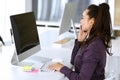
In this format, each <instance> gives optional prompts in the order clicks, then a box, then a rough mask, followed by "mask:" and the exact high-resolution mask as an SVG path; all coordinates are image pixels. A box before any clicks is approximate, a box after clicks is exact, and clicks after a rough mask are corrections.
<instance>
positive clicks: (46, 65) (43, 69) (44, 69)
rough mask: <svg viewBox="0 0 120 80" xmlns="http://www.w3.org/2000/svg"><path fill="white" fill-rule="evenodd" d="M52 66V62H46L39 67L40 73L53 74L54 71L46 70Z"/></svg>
mask: <svg viewBox="0 0 120 80" xmlns="http://www.w3.org/2000/svg"><path fill="white" fill-rule="evenodd" d="M52 64H54V63H53V62H51V61H50V62H46V63H45V64H43V65H42V66H41V68H40V70H41V71H42V72H54V71H55V70H52V69H49V68H48V66H49V65H52Z"/></svg>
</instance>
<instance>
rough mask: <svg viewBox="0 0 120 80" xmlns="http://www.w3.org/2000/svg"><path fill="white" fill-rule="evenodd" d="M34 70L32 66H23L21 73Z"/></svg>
mask: <svg viewBox="0 0 120 80" xmlns="http://www.w3.org/2000/svg"><path fill="white" fill-rule="evenodd" d="M32 70H34V68H33V67H32V66H23V71H32Z"/></svg>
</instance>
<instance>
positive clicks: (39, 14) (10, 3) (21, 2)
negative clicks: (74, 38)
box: [0, 0, 120, 46]
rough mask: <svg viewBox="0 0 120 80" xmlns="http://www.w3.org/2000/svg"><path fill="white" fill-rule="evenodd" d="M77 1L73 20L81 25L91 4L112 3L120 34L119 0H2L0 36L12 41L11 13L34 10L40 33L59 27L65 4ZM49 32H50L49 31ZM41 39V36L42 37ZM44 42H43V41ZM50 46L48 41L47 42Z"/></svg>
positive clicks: (115, 33)
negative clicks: (84, 13)
mask: <svg viewBox="0 0 120 80" xmlns="http://www.w3.org/2000/svg"><path fill="white" fill-rule="evenodd" d="M68 2H76V9H75V14H74V18H73V21H74V22H75V23H76V24H77V25H76V27H79V21H80V19H81V14H82V12H83V10H84V9H85V8H86V7H87V6H88V5H89V4H99V3H102V2H106V3H108V4H109V5H110V12H111V19H112V25H113V26H112V29H113V33H114V35H115V36H120V33H119V31H120V15H119V14H120V9H119V7H120V5H119V3H120V1H119V0H0V10H1V12H0V24H1V26H0V36H2V38H3V40H4V42H5V43H8V44H9V43H11V42H12V40H11V39H12V38H11V34H10V29H11V23H10V15H14V14H20V13H24V12H30V11H34V13H35V17H36V23H37V27H38V28H42V29H41V31H40V33H41V34H42V32H44V30H45V31H47V30H49V29H57V30H58V29H59V28H60V26H59V25H60V23H61V19H62V15H63V12H64V7H65V4H66V3H68ZM48 34H49V33H48ZM50 36H52V35H46V36H45V37H44V38H42V39H48V38H49V41H51V40H52V39H50V38H51V37H50ZM40 39H41V38H40ZM42 41H45V40H42ZM41 44H42V43H41ZM45 46H48V43H46V44H45Z"/></svg>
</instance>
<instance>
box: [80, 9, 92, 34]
mask: <svg viewBox="0 0 120 80" xmlns="http://www.w3.org/2000/svg"><path fill="white" fill-rule="evenodd" d="M88 11H89V10H88V9H86V10H85V11H84V12H83V17H82V19H81V21H80V24H81V27H82V28H81V29H82V31H86V32H88V33H89V32H90V30H91V28H92V26H93V24H94V19H93V18H91V19H90V18H89V15H88V14H87V13H88Z"/></svg>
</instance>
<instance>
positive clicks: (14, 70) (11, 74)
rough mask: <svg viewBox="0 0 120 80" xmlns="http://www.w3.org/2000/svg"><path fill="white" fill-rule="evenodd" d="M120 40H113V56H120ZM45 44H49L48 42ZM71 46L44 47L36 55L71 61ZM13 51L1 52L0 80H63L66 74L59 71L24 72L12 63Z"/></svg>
mask: <svg viewBox="0 0 120 80" xmlns="http://www.w3.org/2000/svg"><path fill="white" fill-rule="evenodd" d="M52 34H54V33H52ZM52 34H51V35H52ZM55 35H56V34H55ZM56 36H57V35H56ZM48 38H49V37H48ZM43 39H44V38H43ZM48 40H49V39H48ZM54 40H55V39H52V40H51V41H54ZM119 40H120V38H117V39H115V40H112V45H113V46H112V53H114V55H113V56H120V54H119V53H120V51H119V48H120V45H119V44H120V41H119ZM46 42H47V41H46ZM51 43H53V42H51ZM45 45H47V43H46V44H45ZM50 45H51V44H50ZM72 46H73V44H72ZM71 48H72V47H69V48H66V47H64V48H62V47H54V46H52V47H49V48H42V50H41V51H40V53H37V54H35V55H34V56H42V57H49V58H62V59H63V60H65V61H69V60H70V57H71V51H72V49H71ZM11 52H13V51H12V49H10V48H9V47H7V48H6V50H5V52H4V53H6V54H2V53H0V80H18V79H19V80H63V78H64V75H63V74H61V73H58V72H55V73H52V72H51V73H47V72H40V71H39V72H37V73H27V72H24V71H23V70H22V68H21V67H16V66H13V65H11V64H10V59H11V58H10V57H9V55H10V53H11ZM66 56H67V57H66ZM6 58H7V59H6Z"/></svg>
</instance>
